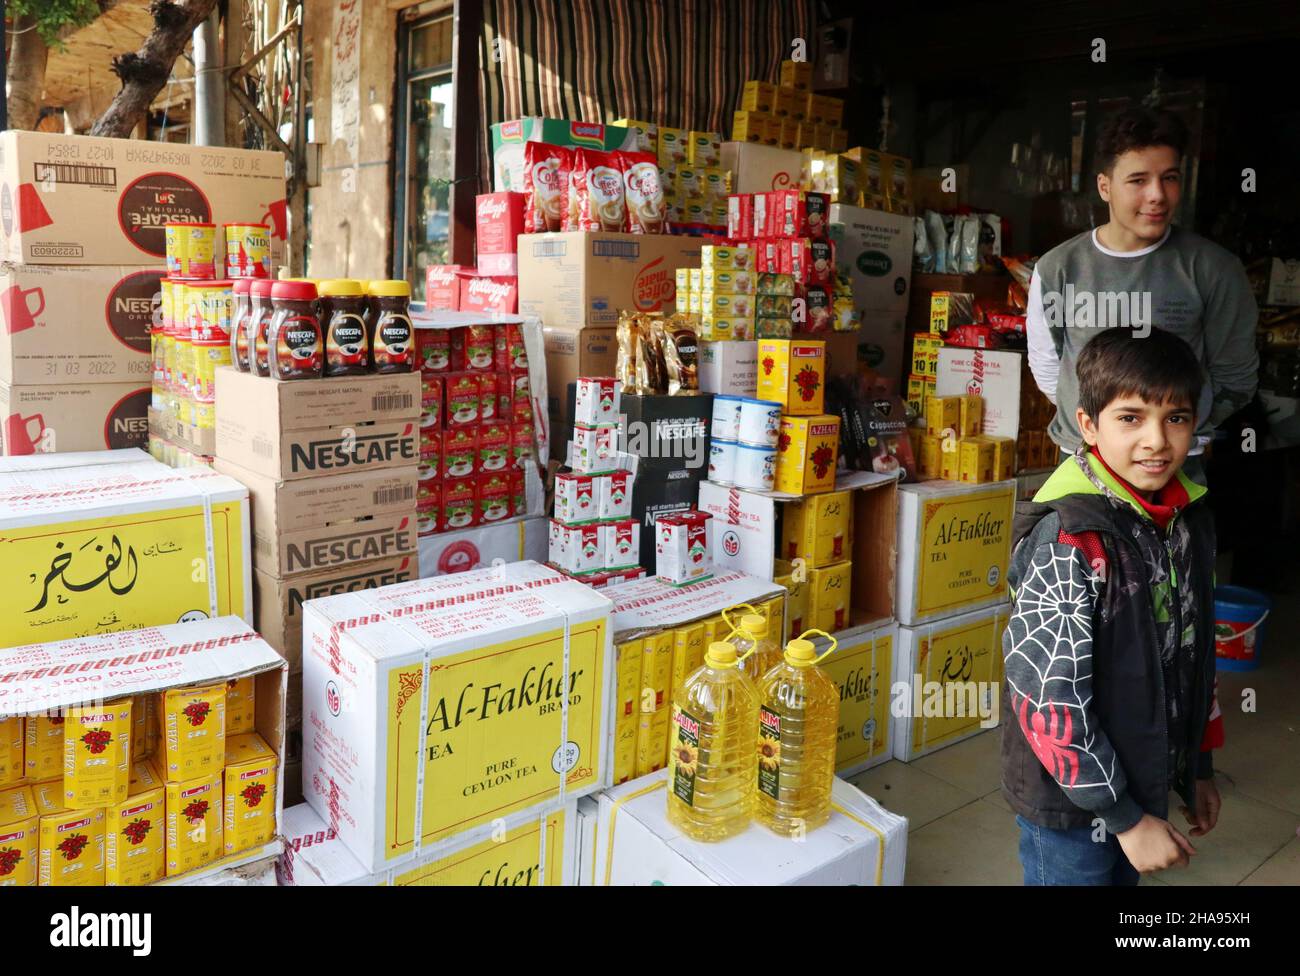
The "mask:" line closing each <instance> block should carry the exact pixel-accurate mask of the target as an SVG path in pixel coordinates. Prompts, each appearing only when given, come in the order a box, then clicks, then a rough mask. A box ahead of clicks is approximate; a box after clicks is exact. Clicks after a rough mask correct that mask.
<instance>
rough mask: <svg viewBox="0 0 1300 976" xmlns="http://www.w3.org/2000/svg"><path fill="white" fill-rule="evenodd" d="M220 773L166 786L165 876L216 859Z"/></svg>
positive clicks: (218, 850) (220, 821)
mask: <svg viewBox="0 0 1300 976" xmlns="http://www.w3.org/2000/svg"><path fill="white" fill-rule="evenodd" d="M222 785H223V784H222V778H221V771H220V770H218V771H217V772H214V773H208V774H205V775H203V776H199V777H196V778H195V779H191V780H188V781H186V782H184V783H168V784H167V876H168V877H169V878H170V877H172V876H174V875H178V874H184V873H185V872H187V871H193V870H194V869H195V868H200V867H203V866H204V865H205V864H208V863H210V862H211V861H214V860H216V859H217V858H218V857H220V856H221V854H222V851H223V844H222V839H221V831H222V826H223V817H222V807H221V801H222Z"/></svg>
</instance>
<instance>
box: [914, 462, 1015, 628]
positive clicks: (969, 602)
mask: <svg viewBox="0 0 1300 976" xmlns="http://www.w3.org/2000/svg"><path fill="white" fill-rule="evenodd" d="M944 456H945V458H947V457H952V456H955V455H953V454H945V455H944ZM1015 488H1016V483H1015V482H1014V481H995V482H992V483H990V484H983V485H979V484H961V483H957V482H948V481H925V482H921V483H920V484H908V485H900V486H899V488H898V569H897V588H898V589H897V592H898V598H897V601H896V606H895V615H896V616H897V617H898V622H899V623H900V624H903V625H904V626H908V627H913V626H916V625H917V624H921V623H926V622H928V621H932V620H939V619H942V618H944V617H950V616H953V615H954V614H958V613H965V612H967V611H970V610H974V609H977V608H980V607H986V606H992V605H993V604H996V603H1003V602H1005V601H1006V600H1007V599H1008V593H1007V567H1008V565H1009V564H1010V562H1011V521H1012V517H1013V516H1014V514H1015Z"/></svg>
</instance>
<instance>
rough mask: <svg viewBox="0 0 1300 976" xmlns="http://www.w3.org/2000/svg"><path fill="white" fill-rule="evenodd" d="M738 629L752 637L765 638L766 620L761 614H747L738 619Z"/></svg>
mask: <svg viewBox="0 0 1300 976" xmlns="http://www.w3.org/2000/svg"><path fill="white" fill-rule="evenodd" d="M740 629H741V630H747V631H749V633H750V634H751V635H753V636H754V637H766V636H767V618H766V617H764V616H763V615H762V614H761V613H747V614H745V615H744V616H743V617H741V618H740Z"/></svg>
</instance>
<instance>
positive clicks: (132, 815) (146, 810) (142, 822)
mask: <svg viewBox="0 0 1300 976" xmlns="http://www.w3.org/2000/svg"><path fill="white" fill-rule="evenodd" d="M104 812H105V814H106V817H105V821H104V883H105V884H106V885H147V884H152V883H153V882H155V881H158V880H161V879H162V878H165V877H166V876H167V789H166V785H165V784H164V783H163V781H162V779H161V778H160V777H159V776H158V774H157V772H156V771H155V770H154V769H153V767H152V766H150V765H149V764H147V763H136V764H135V765H134V766H132V767H131V788H130V794H129V795H128V796H127V798H126V799H125V800H123V801H122V802H120V803H114V804H111V805H110V806H109V807H108V808H107V809H106V810H105V811H104Z"/></svg>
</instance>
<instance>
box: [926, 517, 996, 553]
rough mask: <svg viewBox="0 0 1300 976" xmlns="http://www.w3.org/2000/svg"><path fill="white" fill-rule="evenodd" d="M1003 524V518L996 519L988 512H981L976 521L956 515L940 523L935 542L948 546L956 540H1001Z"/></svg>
mask: <svg viewBox="0 0 1300 976" xmlns="http://www.w3.org/2000/svg"><path fill="white" fill-rule="evenodd" d="M1002 525H1003V520H1002V519H995V518H993V516H992V515H990V514H989V513H988V512H981V513H980V514H979V515H978V516H977V517H976V518H975V521H974V522H971V521H969V520H968V519H963V518H957V517H956V516H955V515H954V516H953V517H952V518H950V519H949V520H948V521H947V522H944V523H941V524H940V525H939V527H938V531H937V533H936V534H935V537H934V543H935V545H938V546H947V545H951V544H952V543H954V542H970V541H973V540H975V539H984V540H989V541H993V540H1000V539H1001V537H1002Z"/></svg>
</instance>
